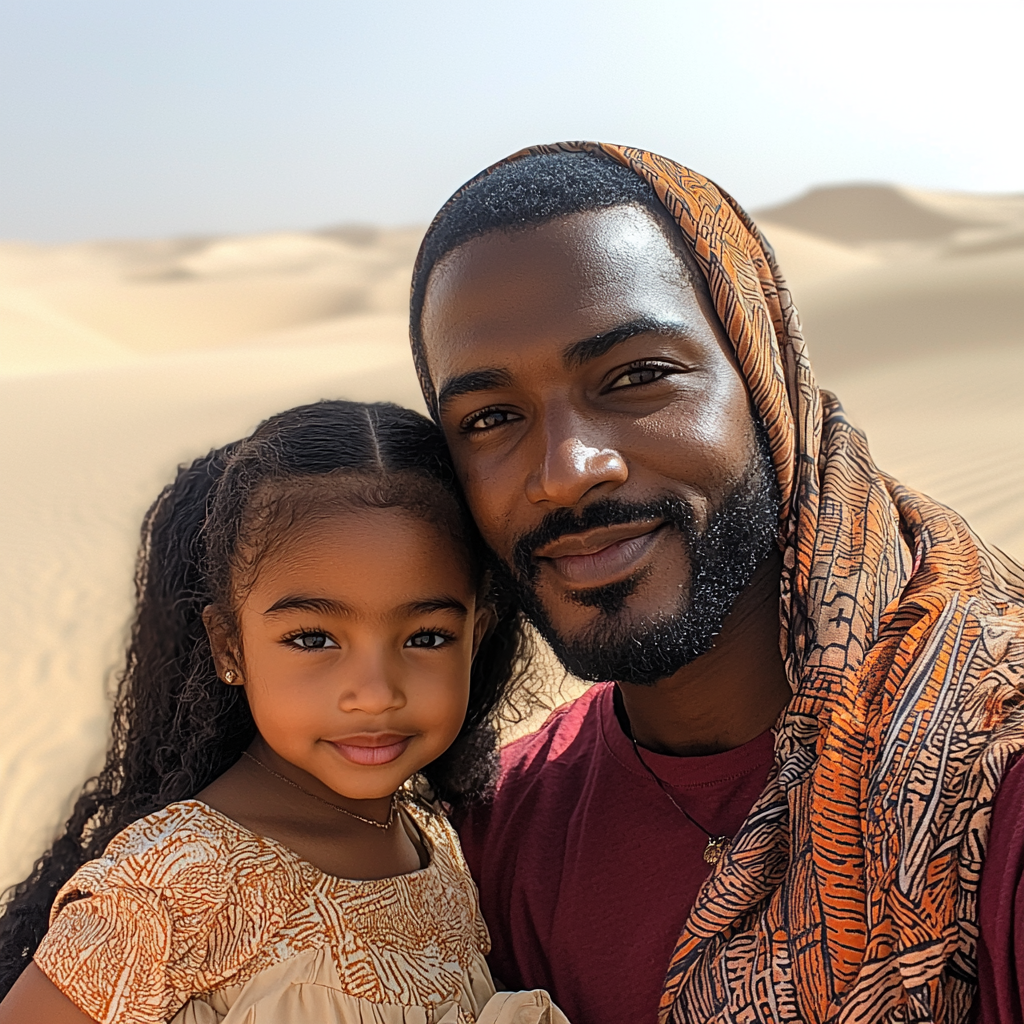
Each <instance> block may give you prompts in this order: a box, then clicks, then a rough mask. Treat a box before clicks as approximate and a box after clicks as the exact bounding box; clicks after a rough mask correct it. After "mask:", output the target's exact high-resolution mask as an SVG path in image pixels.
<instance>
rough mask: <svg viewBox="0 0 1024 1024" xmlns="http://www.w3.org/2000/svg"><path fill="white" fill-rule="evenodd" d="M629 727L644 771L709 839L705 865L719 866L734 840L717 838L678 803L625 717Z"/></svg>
mask: <svg viewBox="0 0 1024 1024" xmlns="http://www.w3.org/2000/svg"><path fill="white" fill-rule="evenodd" d="M624 717H625V718H626V721H627V723H628V725H629V739H630V742H631V743H632V744H633V753H634V754H636V759H637V760H638V761H639V762H640V764H641V765H642V766H643V768H644V771H646V772H647V774H648V775H650V777H651V778H652V779H654V781H655V782H656V783H657V784H658V789H660V790H661V791H662V793H664V794H665V796H667V797H668V799H669V802H670V803H671V804H672V806H673V807H674V808H675V809H676V810H677V811H678V812H679V813H680V814H681V815H682V816H683V817H684V818H685V819H686V820H687V821H688V822H689V823H690V824H691V825H693V826H694V828H698V829H700V831H701V832H703V833H704V835H706V836H707V837H708V844H707V846H705V847H704V863H705V864H717V863H718V862H719V861H720V860H721V859H722V857H723V856H724V855H725V852H726V850H728V849H729V847H730V845H731V844H732V839H731V838H730V837H729V836H716V835H713V834H712V833H711V832H709V831H708V830H707V829H706V828H705V827H704V826H703V825H702V824H701V823H700V822H699V821H697V819H696V818H694V817H693V815H692V814H690V813H689V812H688V811H687V810H686V809H685V808H683V807H681V806H680V805H679V804H678V803H676V798H675V797H674V796H673V795H672V794H671V793H670V792H669V791H668V789H667V788H666V787H665V783H664V782H662V781H661V779H659V778H658V776H657V775H656V774H655V772H654V769H653V768H651V766H650V765H649V764H648V763H647V762H646V761H645V760H644V759H643V755H642V754H641V753H640V747H639V745H638V744H637V742H636V737H635V736H634V735H633V723H632V722H630V721H629V716H628V715H627V716H624Z"/></svg>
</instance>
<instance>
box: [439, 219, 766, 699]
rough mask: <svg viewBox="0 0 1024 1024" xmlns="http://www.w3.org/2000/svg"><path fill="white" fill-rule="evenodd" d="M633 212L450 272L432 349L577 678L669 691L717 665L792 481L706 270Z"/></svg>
mask: <svg viewBox="0 0 1024 1024" xmlns="http://www.w3.org/2000/svg"><path fill="white" fill-rule="evenodd" d="M680 259H681V258H680V256H679V254H678V253H677V252H676V251H675V250H674V248H673V246H672V244H671V243H670V241H669V239H668V237H667V235H666V233H665V229H664V228H663V227H662V226H661V225H660V224H659V223H658V222H657V221H656V220H655V219H654V218H653V217H652V216H651V215H650V214H648V213H647V212H645V211H642V210H640V209H638V208H635V207H616V208H612V209H608V210H599V211H594V212H590V213H582V214H574V215H572V216H569V217H563V218H559V219H557V220H554V221H551V222H549V223H547V224H544V225H541V226H539V227H537V228H531V229H526V230H521V231H517V232H514V233H505V232H492V233H489V234H487V235H484V236H482V237H480V238H476V239H473V240H471V241H469V242H467V243H465V244H464V245H462V246H460V247H459V248H458V249H456V250H455V251H454V252H452V253H450V254H449V255H448V256H446V257H445V258H444V259H443V260H442V261H441V262H440V263H439V264H438V265H437V267H436V268H435V269H434V271H433V274H432V275H431V278H430V283H429V287H428V289H427V295H426V301H425V304H424V311H423V322H422V327H423V338H424V343H425V346H426V350H427V359H428V363H429V365H430V371H431V376H432V379H433V382H434V385H435V387H436V388H437V391H438V395H439V400H440V406H441V417H442V426H443V428H444V431H445V434H446V436H447V439H448V443H449V445H450V447H451V451H452V455H453V457H454V460H455V465H456V468H457V470H458V473H459V476H460V479H461V481H462V484H463V487H464V488H465V491H466V495H467V497H468V499H469V503H470V506H471V508H472V510H473V514H474V516H475V518H476V521H477V523H478V525H479V527H480V530H481V532H482V533H483V536H484V538H485V539H486V541H487V542H488V544H489V545H490V546H491V548H492V549H493V550H494V552H495V553H496V554H497V555H498V557H499V559H500V560H501V562H502V563H504V565H505V567H506V569H507V573H508V575H509V577H510V579H511V581H512V582H513V583H514V585H515V586H516V589H517V591H518V593H519V595H520V598H521V600H522V601H523V604H524V606H525V608H526V610H527V613H528V614H529V615H530V617H531V618H532V619H533V620H534V621H535V622H536V623H537V625H538V626H539V627H540V629H541V631H542V632H543V633H544V634H545V635H546V636H547V638H548V639H549V640H550V641H551V642H552V643H553V645H554V647H555V649H556V651H557V652H558V653H559V655H560V656H561V657H562V659H563V661H564V662H565V663H566V664H567V666H568V667H569V668H571V669H572V670H573V671H576V672H577V673H579V674H581V675H584V676H587V677H590V678H616V679H619V680H620V681H630V682H648V683H650V682H654V681H656V680H657V679H658V678H663V677H664V676H666V675H670V674H671V673H672V672H674V671H675V670H676V669H677V668H679V667H681V666H682V665H683V664H686V663H687V662H688V661H690V660H692V659H693V658H694V657H696V656H698V655H699V654H701V653H703V652H704V651H705V650H707V649H708V647H709V646H710V645H711V642H712V639H713V637H714V635H715V634H716V633H717V632H718V631H719V629H720V628H721V620H722V619H723V618H724V617H725V615H726V614H727V613H728V610H729V608H730V607H731V605H732V602H733V601H734V600H735V597H736V596H737V594H738V593H739V591H740V590H741V589H742V588H743V586H745V584H746V583H747V581H748V580H749V577H750V574H751V573H752V572H753V569H754V568H756V566H757V564H759V563H760V561H762V560H763V558H764V557H765V555H766V554H767V552H768V550H769V549H770V546H771V540H772V538H773V536H774V529H775V516H776V514H777V496H776V492H775V483H774V476H773V474H772V472H771V469H770V466H768V465H766V457H765V453H764V450H763V449H764V446H763V444H759V443H758V438H757V432H756V430H755V427H754V421H753V419H752V416H751V411H750V403H749V397H748V394H747V390H746V388H745V386H744V383H743V381H742V379H741V377H740V375H739V372H738V370H737V368H736V366H735V364H734V363H733V360H732V356H731V352H730V347H729V343H728V339H727V338H726V337H725V336H724V333H723V331H722V328H721V326H720V324H719V321H718V318H717V317H716V316H715V314H714V311H713V309H712V307H711V303H710V299H709V298H708V296H707V294H706V289H705V286H704V285H703V283H702V281H701V279H700V275H699V273H697V272H696V271H695V272H694V273H693V274H691V275H690V276H691V277H692V278H693V279H694V280H695V281H698V282H700V287H699V288H695V287H694V286H693V285H692V284H690V283H689V282H688V281H687V280H686V275H685V272H684V270H683V268H682V266H681V262H680Z"/></svg>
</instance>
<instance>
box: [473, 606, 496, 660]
mask: <svg viewBox="0 0 1024 1024" xmlns="http://www.w3.org/2000/svg"><path fill="white" fill-rule="evenodd" d="M497 624H498V615H497V613H496V612H495V610H494V608H493V606H492V605H489V604H482V605H480V606H479V607H478V608H477V610H476V619H475V621H474V622H473V657H474V658H475V657H476V652H477V651H479V650H480V645H481V644H482V643H483V642H484V637H486V636H487V634H488V633H490V631H491V630H492V629H494V627H495V626H496V625H497Z"/></svg>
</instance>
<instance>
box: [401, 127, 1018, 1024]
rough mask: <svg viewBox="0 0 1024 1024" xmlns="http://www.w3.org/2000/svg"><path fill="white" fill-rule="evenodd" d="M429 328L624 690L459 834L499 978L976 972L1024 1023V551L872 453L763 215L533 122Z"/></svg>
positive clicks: (423, 325)
mask: <svg viewBox="0 0 1024 1024" xmlns="http://www.w3.org/2000/svg"><path fill="white" fill-rule="evenodd" d="M865 326H866V329H867V328H869V325H865ZM412 340H413V351H414V355H415V358H416V361H417V366H418V369H419V373H420V377H421V382H422V385H423V389H424V394H425V396H426V398H427V401H428V404H429V405H430V407H431V409H432V410H433V411H434V414H435V416H436V417H437V418H438V420H439V422H440V423H441V425H442V427H443V429H444V431H445V434H446V436H447V438H448V441H449V445H450V447H451V450H452V454H453V457H454V460H455V464H456V467H457V470H458V472H459V475H460V479H461V481H462V484H463V486H464V488H465V492H466V495H467V497H468V500H469V502H470V505H471V507H472V509H473V513H474V516H475V518H476V520H477V523H478V524H479V526H480V529H481V531H482V533H483V535H484V537H485V539H486V540H487V542H488V544H489V545H490V546H491V548H492V549H493V551H494V553H495V554H496V556H497V559H496V561H497V563H498V573H499V576H500V577H501V578H502V581H503V582H504V584H505V585H506V586H507V587H509V588H510V589H511V590H512V592H513V593H514V594H515V595H516V596H517V597H518V599H519V601H520V602H521V604H522V607H523V608H524V610H525V611H526V613H527V614H528V616H529V617H530V619H531V620H532V621H533V622H534V623H535V625H536V626H537V627H538V629H539V630H540V631H541V633H542V634H543V635H544V636H545V637H546V638H547V639H548V640H549V641H550V642H551V644H552V646H553V647H554V649H555V651H556V653H557V654H558V656H559V657H560V659H561V660H562V661H563V663H564V664H565V665H566V667H567V668H569V669H571V670H572V671H573V672H575V673H577V674H579V675H581V676H583V677H584V678H586V679H590V680H594V681H595V682H596V683H597V685H595V686H594V687H593V688H592V689H591V690H590V691H589V692H588V693H587V694H586V695H584V696H583V697H581V698H580V699H579V700H577V701H575V702H574V703H572V704H570V705H568V706H566V707H565V708H562V709H560V710H559V711H557V712H555V713H554V714H553V715H552V716H551V718H550V719H549V720H548V722H547V723H546V724H545V725H544V726H543V728H542V729H541V730H540V731H539V732H538V733H536V734H534V735H532V736H528V737H525V738H524V739H522V740H520V741H518V742H516V743H514V744H512V745H511V746H510V747H509V748H507V750H506V751H505V756H504V758H503V772H502V778H501V781H500V785H499V789H498V791H497V794H496V796H495V798H494V800H493V802H492V803H491V804H490V805H489V806H488V807H486V808H483V809H481V810H480V811H478V812H476V813H474V814H473V815H472V817H471V818H470V820H469V821H467V822H465V823H464V825H463V828H462V835H463V839H464V844H465V848H466V853H467V858H468V860H469V862H470V866H471V867H472V869H473V872H474V875H475V876H476V877H477V879H478V881H479V884H480V890H481V901H482V906H483V909H484V914H485V916H486V918H487V920H488V922H489V924H490V926H491V929H492V934H493V941H494V950H493V954H492V963H493V966H494V970H495V973H496V974H497V975H498V976H499V977H501V978H502V979H503V980H504V981H506V982H507V983H509V984H511V985H514V986H534V985H536V986H543V987H547V988H549V989H550V990H551V991H552V993H553V995H554V997H555V999H556V1000H557V1001H558V1002H559V1003H560V1004H561V1005H562V1007H563V1008H564V1009H565V1011H566V1013H567V1014H568V1016H569V1017H570V1019H572V1020H573V1021H574V1022H575V1024H613V1022H619V1024H622V1022H630V1024H632V1022H637V1024H639V1022H645V1021H651V1022H653V1021H654V1020H656V1019H657V1018H658V1016H659V1007H660V1015H661V1019H663V1020H669V1021H673V1022H679V1024H682V1022H687V1024H693V1022H700V1024H704V1022H706V1021H735V1022H739V1021H744V1022H748V1021H826V1020H829V1021H831V1020H842V1021H858V1022H861V1021H863V1022H876V1021H883V1020H906V1021H932V1020H934V1021H965V1020H967V1019H969V1017H970V1015H971V1013H972V1012H973V1010H972V1007H974V1005H975V1002H976V995H977V991H978V985H977V978H978V973H979V970H980V971H981V974H982V986H981V989H982V1000H981V1002H982V1012H983V1014H987V1015H988V1018H989V1019H993V1020H995V1019H1001V1020H1010V1019H1020V1016H1019V1015H1020V990H1019V986H1018V982H1017V972H1016V962H1017V959H1018V958H1020V957H1021V956H1022V954H1021V952H1020V950H1019V949H1018V948H1017V945H1018V944H1019V943H1022V942H1024V940H1017V939H1016V937H1015V932H1014V908H1013V900H1014V899H1015V898H1018V897H1017V882H1018V880H1019V878H1020V874H1021V867H1020V865H1021V864H1024V838H1022V837H1021V835H1020V834H1019V831H1020V827H1019V825H1018V822H1017V818H1018V814H1017V808H1018V807H1019V806H1020V801H1021V800H1022V799H1024V768H1018V767H1013V762H1014V759H1015V757H1016V755H1017V754H1018V753H1019V752H1020V751H1021V749H1024V704H1022V689H1024V612H1022V608H1024V574H1022V572H1021V570H1020V567H1019V566H1016V565H1014V564H1013V563H1011V562H1009V561H1008V560H1006V559H1004V558H1003V557H1002V556H999V555H997V554H996V553H994V552H991V551H989V550H987V549H986V548H984V547H983V546H982V545H981V543H980V542H979V541H977V540H976V539H975V538H974V537H973V535H972V534H970V533H969V531H968V530H967V528H966V526H965V524H964V523H963V521H962V520H961V519H960V518H959V517H958V516H957V515H956V514H955V513H953V512H950V511H949V510H947V509H945V508H943V507H942V506H939V505H937V504H936V503H934V502H932V501H931V500H930V499H928V498H926V497H924V496H922V495H920V494H917V493H915V492H913V491H910V490H908V489H907V488H904V487H902V486H900V485H898V484H897V483H895V482H894V481H892V480H890V479H889V478H887V477H885V476H884V475H883V474H881V473H880V472H879V471H878V470H877V469H876V468H875V467H874V464H873V463H872V461H871V457H870V454H869V452H868V449H867V446H866V442H865V440H864V438H863V436H862V435H860V434H859V433H857V432H856V431H855V430H853V429H852V428H851V427H850V426H849V425H848V423H847V422H846V421H845V419H844V417H843V412H842V409H841V407H840V406H839V404H838V402H837V401H836V400H835V399H834V398H833V397H832V396H830V395H828V394H827V393H823V392H820V391H819V390H818V388H817V386H816V385H815V383H814V378H813V375H812V372H811V368H810V364H809V362H808V358H807V354H806V351H805V349H804V344H803V341H802V338H801V336H800V330H799V324H798V320H797V315H796V310H795V308H794V307H793V305H792V302H791V300H790V296H789V293H788V291H787V289H786V287H785V284H784V282H783V279H782V277H781V275H780V273H779V271H778V269H777V267H776V266H775V262H774V258H773V256H772V253H771V250H770V248H769V247H768V245H767V243H766V242H765V241H764V239H763V238H762V237H761V236H760V234H759V232H758V231H757V229H756V228H755V227H754V225H753V223H752V222H751V221H750V220H749V219H748V218H747V217H746V215H745V214H744V213H743V212H742V211H741V210H740V209H739V207H737V206H736V204H735V203H734V202H733V201H732V200H731V199H730V198H729V197H728V196H726V195H725V194H724V193H722V192H720V191H719V190H718V189H717V188H716V186H715V185H713V184H712V183H711V182H709V181H707V180H706V179H704V178H702V177H701V176H700V175H698V174H696V173H694V172H692V171H689V170H687V169H686V168H683V167H680V166H679V165H677V164H675V163H673V162H672V161H669V160H666V159H664V158H661V157H658V156H655V155H653V154H650V153H646V152H643V151H640V150H633V149H626V148H623V147H617V146H607V145H600V146H599V145H594V144H564V145H560V146H553V147H541V148H538V149H535V150H530V151H524V152H523V153H520V154H517V155H516V156H515V157H512V158H510V159H509V160H507V161H504V162H503V163H501V164H498V165H496V166H495V167H493V168H491V169H489V170H488V171H486V172H484V173H483V174H482V175H480V176H478V177H477V178H475V179H473V181H471V182H469V183H468V184H467V185H466V186H464V187H463V189H461V190H460V191H459V192H458V193H456V195H455V196H453V198H452V199H451V200H450V201H449V203H448V204H447V205H446V206H445V207H444V209H443V210H442V211H441V213H440V214H439V215H438V217H437V218H436V219H435V221H434V223H433V225H432V226H431V228H430V230H429V232H428V234H427V236H426V238H425V240H424V243H423V248H422V250H421V253H420V257H419V260H418V262H417V267H416V271H415V274H414V280H413V303H412ZM600 680H614V683H607V682H606V683H601V682H599V681H600ZM997 792H998V793H999V796H1000V801H999V803H998V804H996V805H995V811H994V815H993V805H994V804H995V797H996V793H997ZM993 817H994V819H995V820H994V822H993V820H992V819H993ZM990 823H991V829H990ZM986 850H987V851H988V853H989V856H988V863H987V865H986V872H985V877H984V880H982V881H980V882H979V880H980V879H981V869H982V865H983V862H984V861H985V855H986ZM979 884H980V885H981V894H980V899H979ZM979 927H980V930H981V940H980V948H979ZM1022 962H1024V961H1022ZM979 964H980V966H979Z"/></svg>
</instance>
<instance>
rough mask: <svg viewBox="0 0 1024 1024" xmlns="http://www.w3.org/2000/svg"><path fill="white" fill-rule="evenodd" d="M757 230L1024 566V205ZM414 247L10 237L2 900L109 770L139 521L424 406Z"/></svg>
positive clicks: (836, 373) (845, 361)
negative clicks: (373, 403) (233, 442)
mask: <svg viewBox="0 0 1024 1024" xmlns="http://www.w3.org/2000/svg"><path fill="white" fill-rule="evenodd" d="M759 220H760V222H761V223H762V225H763V227H764V229H765V231H766V233H767V235H768V237H769V239H770V240H771V241H772V242H773V244H774V245H775V247H776V250H777V253H778V256H779V259H780V263H781V265H782V267H783V269H784V270H785V271H786V273H787V276H788V278H789V280H790V283H791V286H792V288H793V291H794V294H795V296H796V299H797V303H798V305H799V307H800V309H801V313H802V317H803V321H804V326H805V333H806V335H807V337H808V341H809V344H810V347H811V352H812V357H813V360H814V363H815V366H816V369H817V372H818V375H819V378H820V380H821V381H822V383H823V384H825V385H826V386H828V387H830V388H832V389H833V390H835V391H836V392H837V393H838V394H839V395H840V397H841V398H842V400H843V402H844V404H845V405H846V407H847V409H848V410H849V412H850V414H851V416H852V417H853V418H854V419H855V421H857V422H858V423H859V424H860V425H861V426H863V427H864V428H865V429H866V430H867V432H868V435H869V438H870V440H871V443H872V447H873V451H874V453H875V456H876V459H877V461H878V462H879V464H881V465H882V466H884V467H885V468H887V469H888V470H889V471H890V472H893V473H894V474H896V475H897V476H899V477H900V478H901V479H904V480H905V481H906V482H908V483H911V484H913V485H915V486H917V487H920V488H921V489H923V490H926V491H928V492H929V493H932V494H933V495H935V496H936V497H938V498H940V499H941V500H944V501H946V502H948V503H949V504H951V505H953V506H954V507H956V508H958V509H959V510H961V511H962V512H963V513H964V514H965V515H966V516H967V517H968V519H969V520H970V522H971V523H972V525H973V526H974V527H975V529H976V530H978V532H979V533H981V534H982V536H984V537H986V538H987V539H989V540H991V541H992V542H993V543H995V544H998V545H999V546H1001V547H1003V548H1004V549H1006V550H1008V551H1010V552H1012V553H1015V554H1016V555H1017V556H1018V557H1021V556H1024V399H1022V393H1024V326H1022V324H1021V319H1020V317H1019V315H1018V314H1017V312H1016V308H1017V305H1018V303H1019V301H1020V296H1021V295H1024V197H1022V196H974V195H951V194H938V193H926V192H920V191H915V190H910V189H898V188H892V187H888V186H848V187H843V188H831V189H819V190H815V191H814V192H811V193H809V194H808V195H806V196H804V197H802V198H800V199H798V200H795V201H794V202H792V203H787V204H783V205H781V206H777V207H774V208H772V209H770V210H765V211H762V213H761V215H760V217H759ZM419 234H420V231H419V229H414V228H410V229H401V230H398V229H395V230H377V229H373V228H367V227H348V228H340V229H336V230H327V231H322V232H278V233H273V234H264V235H258V236H248V237H240V238H195V239H179V240H164V241H152V242H105V243H93V244H88V245H67V246H33V245H27V244H24V243H0V430H2V431H3V437H4V445H3V447H2V450H0V460H2V461H0V467H2V469H0V471H2V474H3V480H4V488H3V491H2V494H0V510H2V517H3V518H2V525H3V530H2V531H0V562H2V564H3V565H4V570H5V572H4V587H3V589H2V591H0V616H2V621H4V623H5V626H6V628H5V630H4V635H3V638H2V640H0V673H2V678H3V679H4V687H3V689H2V690H0V717H2V720H3V722H4V723H5V730H4V737H3V739H2V740H0V780H2V783H3V794H4V798H3V800H2V801H0V885H3V884H6V883H9V882H11V881H14V880H15V879H16V878H18V877H19V876H21V875H23V874H24V872H25V871H26V869H27V867H28V865H29V863H30V861H31V858H32V856H33V855H34V854H35V853H38V852H39V850H40V849H41V847H42V845H43V844H44V842H45V840H46V839H47V838H48V836H49V835H50V834H51V833H52V831H53V829H54V827H55V825H56V823H57V821H58V820H59V819H60V816H61V814H62V813H63V812H64V811H65V810H66V808H67V805H68V801H69V799H70V795H71V793H72V792H73V791H74V789H75V788H76V787H77V785H78V784H79V783H80V782H81V780H82V779H83V778H84V776H85V774H86V773H87V771H90V770H92V769H94V768H95V767H96V766H97V764H98V762H99V759H100V756H101V751H102V747H103V742H104V734H105V731H106V715H107V705H106V701H105V695H104V694H105V689H104V687H105V685H106V683H108V682H109V680H110V676H111V670H112V668H113V667H114V666H116V664H117V662H118V658H119V651H120V649H121V646H122V644H123V641H124V634H125V624H126V621H127V617H128V614H129V611H130V607H131V574H132V564H133V559H134V548H135V540H136V536H137V531H138V525H139V522H140V521H141V517H142V514H143V512H144V510H145V508H146V506H147V505H148V503H149V502H150V501H151V500H152V498H153V497H154V496H155V495H156V493H157V492H158V490H159V489H160V487H161V486H162V485H163V483H164V482H166V480H168V479H169V478H170V476H171V475H172V474H173V471H174V467H175V466H176V465H177V464H178V463H180V462H182V461H184V460H186V459H189V458H192V457H194V456H195V455H197V454H199V453H201V452H203V451H205V450H207V449H208V448H209V447H211V446H213V445H216V444H220V443H223V442H224V441H225V440H227V439H230V438H232V437H237V436H240V435H241V434H243V433H245V432H247V431H249V430H250V429H251V428H252V427H253V426H255V424H256V423H257V422H258V421H259V420H260V419H261V418H263V417H264V416H267V415H269V414H271V413H273V412H275V411H277V410H279V409H282V408H285V407H287V406H289V405H292V404H295V403H298V402H302V401H310V400H314V399H317V398H320V397H327V396H345V397H352V398H361V399H363V398H365V399H370V398H390V399H394V400H396V401H400V402H403V403H405V404H408V405H413V406H416V407H420V408H421V407H422V403H421V399H420V397H419V392H418V388H417V385H416V380H415V375H414V373H413V371H412V366H411V360H410V358H409V354H408V341H407V332H406V321H405V311H406V304H407V300H408V284H409V271H410V267H411V263H412V259H413V256H414V254H415V249H416V246H417V244H418V241H419ZM571 692H572V686H571V684H570V685H569V687H568V688H567V690H566V693H571Z"/></svg>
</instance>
